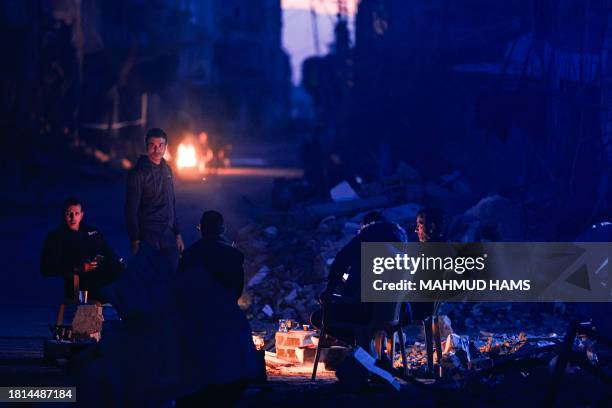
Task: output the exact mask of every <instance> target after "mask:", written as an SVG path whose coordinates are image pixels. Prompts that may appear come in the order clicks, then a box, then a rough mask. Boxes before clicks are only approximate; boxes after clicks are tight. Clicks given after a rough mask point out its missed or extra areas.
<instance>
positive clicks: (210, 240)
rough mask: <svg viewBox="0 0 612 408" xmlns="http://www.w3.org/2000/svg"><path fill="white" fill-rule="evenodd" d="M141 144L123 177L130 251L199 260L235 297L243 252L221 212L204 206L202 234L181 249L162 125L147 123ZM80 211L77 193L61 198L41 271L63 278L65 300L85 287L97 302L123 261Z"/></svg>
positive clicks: (186, 262)
mask: <svg viewBox="0 0 612 408" xmlns="http://www.w3.org/2000/svg"><path fill="white" fill-rule="evenodd" d="M145 146H146V155H143V156H141V157H140V158H139V159H138V161H137V162H136V165H135V166H134V168H133V169H131V170H130V172H129V174H128V179H127V190H126V199H125V223H126V227H127V232H128V237H129V240H130V244H131V252H132V255H137V254H138V253H139V251H140V250H141V248H142V247H143V246H147V247H149V248H151V249H153V250H155V251H157V252H158V253H159V254H161V255H162V256H163V259H165V261H166V262H167V264H168V266H169V268H170V270H173V271H175V270H185V268H187V267H193V266H194V265H199V266H201V268H202V269H203V270H205V271H207V273H210V274H211V275H212V276H213V277H214V278H215V279H216V280H217V281H218V282H219V283H220V284H221V285H222V286H224V287H227V288H228V289H229V290H230V291H231V292H232V293H234V294H235V295H236V298H238V297H240V294H241V293H242V288H243V281H244V269H243V261H244V256H243V255H242V253H241V252H240V251H239V250H238V249H236V248H234V247H233V246H232V245H231V244H230V243H228V242H227V241H226V240H225V238H224V232H225V227H224V219H223V216H222V214H221V213H219V212H217V211H213V210H211V211H205V212H204V213H203V214H202V217H201V219H200V224H199V229H200V232H201V234H202V238H201V239H200V240H199V241H198V242H196V243H195V244H194V245H193V246H192V247H190V248H188V249H185V244H184V242H183V238H182V236H181V230H180V227H179V222H178V217H177V211H176V198H175V194H174V179H173V174H172V169H171V168H170V166H169V165H168V163H167V162H166V161H165V160H164V154H165V152H166V149H167V146H168V137H167V135H166V133H165V132H164V131H163V130H162V129H159V128H154V129H151V130H149V131H148V132H147V134H146V136H145ZM84 214H85V212H84V205H83V202H81V200H79V199H78V198H68V199H67V200H66V201H65V202H64V205H63V207H62V214H61V223H60V226H59V227H58V228H56V229H55V230H53V231H51V232H50V233H49V234H48V235H47V238H46V240H45V243H44V245H43V250H42V255H41V263H40V265H41V272H42V274H43V275H44V276H56V277H63V278H64V288H65V289H64V298H65V301H66V302H68V303H77V301H78V295H79V291H87V292H88V295H89V300H91V301H94V302H102V303H103V302H104V301H105V300H106V299H104V294H103V291H101V288H102V287H104V286H105V285H107V284H109V283H110V282H113V281H115V280H117V279H118V277H119V276H120V275H121V273H122V272H123V270H124V263H123V260H122V259H121V258H119V257H118V256H117V255H116V253H115V252H114V251H113V249H112V247H111V246H110V245H109V244H108V242H107V241H106V240H105V239H104V237H103V235H102V233H101V232H100V230H99V229H97V228H95V227H92V226H90V225H87V224H85V223H83V222H82V221H83V218H84ZM181 254H182V257H181ZM179 260H180V265H179ZM77 289H78V290H77Z"/></svg>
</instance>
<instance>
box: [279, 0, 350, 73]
mask: <svg viewBox="0 0 612 408" xmlns="http://www.w3.org/2000/svg"><path fill="white" fill-rule="evenodd" d="M356 3H357V0H348V1H347V6H348V11H349V15H351V16H352V15H354V12H355V8H356ZM311 4H313V6H314V9H315V11H316V13H317V26H318V32H319V44H320V50H321V53H322V54H325V53H327V51H328V50H329V44H330V43H331V42H332V41H333V37H334V34H333V31H334V23H335V20H336V13H337V10H338V8H337V1H336V0H282V7H283V46H284V48H285V50H286V51H287V52H288V53H289V56H290V57H291V69H292V71H293V83H294V84H298V83H299V81H300V79H301V65H302V61H304V59H305V58H307V57H309V56H311V55H315V54H316V51H315V45H314V36H313V28H312V17H311V15H310V8H311ZM349 27H350V29H351V31H352V28H353V24H352V19H351V22H350V25H349Z"/></svg>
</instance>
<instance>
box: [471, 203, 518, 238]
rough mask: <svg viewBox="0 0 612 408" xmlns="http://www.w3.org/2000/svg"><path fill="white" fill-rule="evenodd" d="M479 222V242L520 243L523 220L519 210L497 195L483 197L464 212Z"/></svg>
mask: <svg viewBox="0 0 612 408" xmlns="http://www.w3.org/2000/svg"><path fill="white" fill-rule="evenodd" d="M465 215H467V216H470V217H473V218H474V219H476V220H477V221H478V222H479V224H480V225H479V229H480V233H481V240H491V241H493V240H499V241H504V242H513V241H521V240H522V239H523V237H524V234H525V220H524V217H523V214H522V211H521V210H520V208H519V207H518V206H517V205H515V204H514V203H512V202H511V201H510V200H508V199H507V198H504V197H501V196H499V195H493V196H489V197H485V198H483V199H482V200H480V201H479V202H478V204H476V205H475V206H474V207H472V208H470V209H469V210H467V211H466V212H465Z"/></svg>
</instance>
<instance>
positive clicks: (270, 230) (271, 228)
mask: <svg viewBox="0 0 612 408" xmlns="http://www.w3.org/2000/svg"><path fill="white" fill-rule="evenodd" d="M264 233H265V234H266V236H267V237H268V238H274V237H276V235H277V234H278V228H276V227H275V226H274V225H271V226H269V227H268V228H266V229H265V230H264Z"/></svg>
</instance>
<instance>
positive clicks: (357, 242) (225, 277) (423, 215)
mask: <svg viewBox="0 0 612 408" xmlns="http://www.w3.org/2000/svg"><path fill="white" fill-rule="evenodd" d="M167 144H168V138H167V136H166V134H165V133H164V131H163V130H161V129H151V130H149V131H148V132H147V134H146V137H145V145H146V155H143V156H141V157H140V158H139V160H138V162H137V163H136V165H135V167H134V168H133V169H132V170H130V172H129V175H128V181H127V192H126V200H125V222H126V226H127V231H128V236H129V239H130V243H131V251H132V255H133V256H134V258H133V261H131V262H130V265H128V267H127V269H126V266H125V265H124V263H123V260H122V259H120V258H119V257H118V256H117V255H116V253H115V252H114V251H113V249H112V248H111V246H110V245H109V244H108V243H107V242H106V240H105V239H104V237H103V236H102V233H101V232H100V231H99V230H98V229H97V228H95V227H92V226H89V225H86V224H85V223H83V222H82V221H83V218H84V208H83V207H84V206H83V203H82V202H81V201H80V200H79V199H76V198H69V199H67V200H66V201H65V203H64V206H63V207H62V217H61V225H60V227H59V228H57V229H55V230H53V231H51V232H50V233H49V234H48V236H47V238H46V240H45V243H44V247H43V250H42V255H41V272H42V273H43V275H45V276H56V277H62V278H64V281H65V290H64V298H65V302H70V303H78V299H77V297H78V294H79V291H88V293H89V296H90V297H89V300H90V301H93V302H96V303H105V302H107V301H111V303H113V305H115V303H114V301H115V300H116V301H117V303H122V302H125V299H126V297H125V296H117V293H120V292H121V289H118V290H116V291H115V294H114V298H113V295H112V294H110V295H108V296H109V297H110V298H109V299H107V292H105V288H107V287H108V286H109V284H111V283H114V282H116V281H119V280H120V279H121V277H122V276H124V275H126V276H127V275H129V274H130V272H132V276H135V275H138V274H142V276H150V275H147V273H149V272H153V270H152V269H153V268H157V267H158V266H159V265H157V263H159V262H161V263H165V265H163V268H161V269H163V270H167V271H177V274H176V275H175V276H176V279H174V278H173V279H172V280H173V281H174V282H175V284H171V285H170V286H171V287H168V288H166V287H165V286H164V285H166V284H165V283H164V284H162V283H159V285H162V286H164V288H161V290H166V291H167V292H168V293H169V294H168V295H167V296H168V299H175V300H173V301H170V300H169V301H168V303H164V304H165V305H169V306H168V307H165V306H164V307H162V308H161V309H160V308H158V309H156V310H155V312H151V313H149V314H150V315H151V316H161V317H159V318H157V317H156V318H155V319H157V320H160V322H161V323H159V324H162V325H163V324H172V325H177V326H176V330H175V331H174V333H176V334H177V336H178V337H177V338H176V339H173V341H177V342H178V343H181V344H183V347H182V348H181V347H179V349H181V350H179V351H177V352H180V353H181V357H178V358H177V359H175V360H180V359H183V361H185V363H184V364H183V366H182V368H177V370H178V371H177V372H178V373H179V374H177V375H176V378H183V379H184V378H195V377H194V375H195V376H196V377H198V378H205V376H204V377H202V376H203V375H204V374H202V373H200V371H198V370H200V368H201V367H202V366H210V365H211V364H212V365H216V366H217V367H218V370H217V373H216V374H215V377H214V378H220V373H223V372H224V368H223V367H225V366H226V364H225V363H224V362H223V361H221V360H219V361H216V360H215V361H214V362H213V360H214V356H211V355H210V354H202V355H201V356H200V358H199V359H197V358H196V359H195V360H194V359H193V356H194V355H197V354H198V353H201V352H200V350H201V345H200V343H198V344H195V343H194V345H193V347H190V346H189V345H188V342H186V340H185V339H187V338H190V334H189V333H193V330H194V328H193V325H189V324H187V323H185V324H183V323H181V322H180V321H178V322H177V321H175V320H174V319H175V318H174V317H172V316H190V315H191V316H193V317H192V318H190V321H191V322H193V321H199V320H198V319H200V320H202V319H204V318H203V317H202V315H203V313H202V312H203V310H201V309H200V308H201V307H204V305H205V302H207V301H208V303H210V305H209V306H210V307H211V308H213V307H214V308H215V310H218V311H220V310H221V309H223V310H224V312H222V313H223V316H218V317H216V318H215V317H212V316H210V315H208V317H207V318H205V320H202V321H201V326H202V327H201V328H200V329H199V330H204V327H207V328H210V327H214V325H215V324H216V323H214V321H215V319H216V320H217V321H218V322H217V323H218V332H221V333H226V335H227V340H226V342H227V343H228V344H229V343H231V342H234V343H236V347H237V348H239V349H241V350H242V351H243V354H236V356H235V357H236V359H237V360H236V364H239V365H241V366H244V367H249V368H248V370H247V369H246V368H245V369H244V370H245V373H244V375H243V376H242V377H241V376H238V375H237V374H236V372H235V371H236V370H234V371H232V370H229V371H228V370H227V369H225V371H227V373H228V374H227V379H226V383H231V382H234V381H236V380H238V379H240V378H250V377H252V376H253V375H255V374H256V371H257V370H256V368H255V365H254V363H253V361H254V360H255V358H254V357H253V353H254V348H253V345H252V342H251V339H250V329H249V327H248V323H247V321H246V319H245V317H244V314H243V313H241V312H240V310H239V309H238V307H237V302H236V301H237V300H238V298H239V297H240V296H241V294H242V290H243V286H244V269H243V263H244V256H243V254H242V253H241V252H240V251H239V250H238V249H236V248H235V247H233V246H232V245H231V244H230V243H229V242H228V241H226V239H225V238H224V232H225V226H224V219H223V216H222V214H221V213H219V212H217V211H205V212H204V213H203V214H202V217H201V219H200V223H199V229H200V232H201V239H200V240H199V241H197V242H196V243H194V244H193V245H192V246H191V247H189V248H187V249H185V244H184V242H183V239H182V236H181V230H180V227H179V222H178V217H177V211H176V199H175V193H174V182H173V174H172V170H171V168H170V167H169V166H168V164H167V163H166V161H165V160H164V158H163V156H164V153H165V151H166V148H167ZM441 231H442V216H441V213H440V211H439V210H436V209H424V210H422V211H420V212H419V214H418V215H417V218H416V229H415V232H416V234H417V237H418V240H419V241H421V242H428V241H441V240H442V234H441ZM362 242H407V233H406V231H405V229H403V228H402V227H401V226H399V225H398V224H396V223H394V222H391V221H389V220H387V219H385V217H384V216H383V214H382V213H380V212H371V213H368V214H367V215H366V216H365V217H364V219H363V220H362V222H361V227H360V229H359V232H358V233H357V235H356V236H355V237H354V238H353V239H352V240H351V241H350V242H349V243H348V244H347V245H346V246H345V247H344V248H342V249H341V250H340V251H339V253H338V254H337V256H336V257H335V260H334V261H333V263H332V265H331V269H330V273H329V276H328V284H327V288H326V290H325V291H324V292H323V293H322V294H321V296H320V303H321V305H322V310H321V311H317V312H315V313H314V314H313V315H312V319H311V320H312V321H311V322H312V324H313V326H315V327H318V328H320V327H321V325H322V324H323V317H324V316H325V319H326V320H327V319H330V320H332V321H336V322H353V323H363V322H367V320H368V319H369V318H370V313H371V308H370V304H368V303H362V302H361V301H360V273H359V271H360V269H361V266H360V261H361V258H360V250H361V243H362ZM147 257H148V259H147V260H146V261H143V259H145V258H147ZM147 262H149V263H148V264H147ZM151 262H153V263H156V266H155V267H153V266H150V265H152V263H151ZM147 265H149V266H147ZM130 268H131V269H132V270H130ZM147 268H150V269H151V270H150V271H149V272H147V270H146V269H147ZM157 269H159V268H157ZM356 271H357V273H356ZM126 287H128V285H127V284H126V285H124V288H123V290H124V291H125V288H126ZM128 292H129V290H128ZM204 292H206V293H208V295H203V293H204ZM129 293H132V292H129ZM160 293H161V292H160ZM164 296H166V295H164ZM199 296H202V298H201V299H200V298H198V297H199ZM151 299H153V300H152V302H153V303H154V302H155V301H156V300H157V299H158V297H153V298H151ZM212 299H214V304H212V303H211V302H213V300H212ZM172 302H174V303H172ZM203 302H204V303H203ZM145 303H146V302H145ZM162 303H163V302H162ZM162 303H160V304H162ZM223 305H224V306H223ZM124 306H125V305H124ZM424 306H425V307H431V305H424ZM164 308H165V309H171V310H172V312H170V313H166V312H165V311H163V310H162V309H164ZM124 309H126V310H133V309H131V306H128V307H124ZM151 310H153V308H152V309H151ZM404 314H406V315H408V316H409V315H410V308H409V306H408V307H407V308H406V310H405V311H404ZM141 315H142V314H140V315H138V316H141ZM164 315H165V316H166V318H164V317H163V316H164ZM170 315H172V316H170ZM231 316H233V318H232V322H234V323H232V324H228V322H227V319H229V318H230V317H231ZM164 319H166V320H164ZM126 320H127V321H128V322H127V323H128V324H129V319H126ZM124 323H125V320H124ZM151 327H156V326H155V325H154V326H151ZM228 327H238V328H239V329H236V331H235V333H234V332H231V330H229V329H228ZM326 330H327V333H328V334H330V335H332V336H333V337H336V338H338V339H340V340H342V341H345V342H347V343H351V342H353V341H354V340H355V339H354V333H350V332H346V331H345V330H343V329H342V328H334V327H333V325H332V326H326ZM126 333H129V331H126ZM181 333H182V334H181ZM202 335H203V336H205V334H204V333H203V334H202ZM125 336H126V337H125V338H126V339H128V338H129V336H130V335H129V334H125ZM144 337H146V338H149V339H151V337H147V336H144ZM148 341H151V340H148ZM127 343H128V342H126V341H124V340H121V341H118V342H116V345H115V347H116V350H117V351H116V352H114V353H110V355H109V356H108V357H107V358H106V359H105V360H104V359H100V358H98V359H97V360H96V362H95V363H92V365H91V367H98V368H96V370H97V371H99V372H103V371H113V370H115V369H117V367H120V366H121V364H123V360H124V359H123V358H119V357H117V356H123V355H126V356H127V355H133V354H134V353H138V352H139V350H140V349H139V348H138V346H137V345H136V346H135V348H133V349H129V348H127V349H126V346H125V344H127ZM247 343H248V344H247ZM109 344H113V343H112V340H110V343H109ZM107 349H108V350H111V349H113V347H112V346H107ZM211 359H212V360H211ZM245 362H246V363H245ZM107 366H108V367H107ZM100 367H105V368H104V369H102V368H100ZM96 370H93V369H92V370H90V371H91V372H92V373H95V372H96ZM84 372H87V371H84ZM196 372H197V373H200V374H197V375H196V374H195V373H196ZM186 373H187V374H186ZM254 373H255V374H254ZM98 377H100V381H104V379H103V376H98ZM137 377H138V375H135V376H134V378H137ZM85 378H90V379H91V378H94V376H93V374H90V375H88V376H86V377H85ZM91 381H93V380H91ZM152 381H153V380H152ZM177 381H179V380H177ZM206 381H208V380H206ZM206 381H204V380H201V381H200V382H199V383H197V384H195V383H194V384H192V385H191V386H190V390H191V391H190V392H191V393H193V392H195V391H197V390H198V389H200V388H198V387H202V386H204V385H205V384H206ZM211 381H214V379H213V380H211ZM179 383H180V384H183V385H184V384H185V381H184V380H180V381H179ZM178 389H179V388H177V390H178ZM185 392H186V393H187V394H189V393H188V392H187V391H185ZM175 393H178V391H175Z"/></svg>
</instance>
